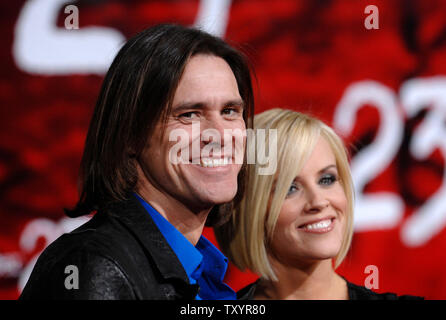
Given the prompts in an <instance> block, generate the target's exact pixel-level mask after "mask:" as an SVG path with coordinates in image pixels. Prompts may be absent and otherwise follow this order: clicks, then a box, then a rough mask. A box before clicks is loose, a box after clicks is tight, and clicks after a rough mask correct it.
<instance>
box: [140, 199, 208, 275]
mask: <svg viewBox="0 0 446 320" xmlns="http://www.w3.org/2000/svg"><path fill="white" fill-rule="evenodd" d="M135 196H136V198H137V199H138V200H139V201H140V202H141V204H142V205H143V206H144V208H145V209H146V210H147V212H148V213H149V214H150V216H151V217H152V219H153V221H154V222H155V224H156V225H157V227H158V229H159V230H160V231H161V233H162V235H163V236H164V238H165V239H166V241H167V243H168V244H169V246H170V247H171V248H172V250H173V252H175V254H176V256H177V257H178V260H180V262H181V264H182V265H183V268H184V270H185V271H186V274H187V275H188V277H189V280H192V281H191V283H195V281H194V280H195V279H194V278H192V274H193V273H194V271H195V270H196V269H197V268H198V266H199V265H200V263H201V261H202V260H203V255H202V254H201V253H200V251H199V250H197V249H196V248H195V247H194V245H193V244H192V243H191V242H190V241H189V240H187V239H186V238H185V237H184V236H183V234H182V233H181V232H180V231H178V230H177V229H176V228H175V227H174V226H173V225H172V224H171V223H170V222H169V221H167V219H166V218H164V217H163V216H162V215H161V214H160V213H159V212H158V211H156V210H155V209H154V208H153V207H152V206H151V205H150V204H148V203H147V202H146V201H145V200H144V199H142V198H141V197H140V196H139V195H137V194H135Z"/></svg>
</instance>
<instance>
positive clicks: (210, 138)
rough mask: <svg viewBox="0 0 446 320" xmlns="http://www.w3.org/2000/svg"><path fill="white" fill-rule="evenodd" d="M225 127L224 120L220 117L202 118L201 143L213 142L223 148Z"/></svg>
mask: <svg viewBox="0 0 446 320" xmlns="http://www.w3.org/2000/svg"><path fill="white" fill-rule="evenodd" d="M225 129H226V130H227V129H228V128H227V125H226V122H225V120H224V119H222V118H220V117H212V118H210V119H206V120H204V121H203V122H202V123H201V140H202V141H201V142H202V145H207V144H209V143H213V144H216V145H217V144H218V145H220V146H221V147H222V148H223V147H224V143H225V142H224V140H225V139H224V138H225Z"/></svg>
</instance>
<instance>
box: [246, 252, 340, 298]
mask: <svg viewBox="0 0 446 320" xmlns="http://www.w3.org/2000/svg"><path fill="white" fill-rule="evenodd" d="M272 265H273V268H274V270H275V273H276V276H277V279H278V281H273V280H265V279H261V280H260V281H259V285H258V287H257V289H256V292H255V294H254V298H255V299H273V300H347V299H348V289H347V283H346V281H345V280H344V279H343V278H341V277H340V276H339V275H338V274H336V272H335V271H334V270H333V267H332V262H331V259H327V260H322V261H317V262H314V263H308V264H306V265H300V266H299V267H294V266H293V267H290V266H288V265H287V266H285V265H283V264H280V263H279V262H277V261H272Z"/></svg>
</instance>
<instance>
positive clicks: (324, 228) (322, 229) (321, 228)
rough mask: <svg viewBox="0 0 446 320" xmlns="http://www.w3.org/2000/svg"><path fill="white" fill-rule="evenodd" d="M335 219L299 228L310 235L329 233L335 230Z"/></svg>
mask: <svg viewBox="0 0 446 320" xmlns="http://www.w3.org/2000/svg"><path fill="white" fill-rule="evenodd" d="M334 220H335V218H325V219H320V220H318V221H314V222H309V223H306V224H303V225H301V226H299V229H300V230H302V231H304V232H309V233H327V232H330V231H331V230H333V228H334Z"/></svg>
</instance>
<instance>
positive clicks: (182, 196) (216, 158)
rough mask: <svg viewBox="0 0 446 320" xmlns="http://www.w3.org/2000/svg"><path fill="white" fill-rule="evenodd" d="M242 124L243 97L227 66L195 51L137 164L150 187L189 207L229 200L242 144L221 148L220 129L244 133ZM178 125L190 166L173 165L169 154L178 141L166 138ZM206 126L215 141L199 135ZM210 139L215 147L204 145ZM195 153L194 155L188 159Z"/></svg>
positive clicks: (207, 205) (233, 191)
mask: <svg viewBox="0 0 446 320" xmlns="http://www.w3.org/2000/svg"><path fill="white" fill-rule="evenodd" d="M193 125H194V126H195V127H198V125H199V127H200V130H198V131H197V130H192V126H193ZM245 128H246V127H245V121H244V119H243V100H242V98H241V97H240V94H239V90H238V86H237V81H236V79H235V76H234V74H233V72H232V70H231V68H230V67H229V65H228V64H227V63H226V61H225V60H223V59H222V58H219V57H216V56H213V55H205V54H198V55H195V56H193V57H191V58H190V60H189V61H188V63H187V64H186V67H185V70H184V73H183V75H182V77H181V79H180V81H179V84H178V88H177V90H176V92H175V95H174V99H173V103H172V110H171V113H170V114H169V115H168V120H167V123H166V126H165V128H164V134H163V128H162V125H161V124H158V127H157V128H156V129H155V130H154V133H153V135H152V137H151V138H150V139H149V142H148V144H147V146H146V148H145V149H144V151H143V154H142V157H141V159H140V166H141V168H142V169H143V172H144V175H145V177H146V178H147V180H148V182H149V183H150V184H151V185H152V186H153V187H155V188H156V189H158V191H160V192H162V193H163V194H164V195H165V196H167V198H171V199H175V200H177V201H180V202H181V203H183V204H184V205H185V206H187V207H189V208H191V209H193V210H195V209H198V210H201V209H206V208H211V207H212V206H213V205H216V204H221V203H225V202H229V201H231V200H232V199H233V198H234V196H235V194H236V192H237V175H238V172H239V171H240V168H241V164H240V163H239V162H240V161H237V163H234V162H236V161H234V160H235V154H236V152H235V150H234V147H235V146H236V145H238V148H239V149H240V148H243V145H244V140H243V141H242V146H241V147H240V144H237V143H234V141H233V139H231V141H232V143H233V145H234V146H233V147H231V148H226V150H224V147H225V139H224V137H225V136H224V130H232V131H239V132H240V131H242V132H244V131H245ZM178 129H180V130H181V131H183V132H185V133H187V140H186V145H185V146H184V147H187V148H189V155H190V158H189V161H190V162H192V164H190V163H173V162H172V161H171V159H170V157H169V153H170V152H171V150H172V147H173V146H174V145H175V144H176V143H177V142H176V141H169V136H170V133H171V132H172V131H173V130H178ZM209 129H212V131H213V132H214V133H217V132H218V133H219V135H220V137H221V139H220V141H213V139H212V138H211V139H209V138H206V137H203V131H208V132H209V131H210V130H209ZM202 140H204V141H202ZM209 140H211V141H209ZM210 142H212V143H213V144H215V148H209V147H210V145H209V143H210ZM227 142H228V140H226V143H227ZM183 143H184V142H183ZM193 146H199V149H200V150H199V152H193V151H192V148H193ZM206 146H207V147H206ZM220 148H221V152H220V154H218V153H219V152H218V150H219V149H220ZM204 150H208V151H209V150H212V151H211V152H210V153H209V152H203V151H204ZM239 151H240V150H239ZM241 152H242V154H243V149H242V151H241ZM204 154H207V156H204ZM194 155H195V157H196V156H197V155H198V157H199V158H193V156H194ZM228 160H230V161H228ZM228 162H229V164H228Z"/></svg>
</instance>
